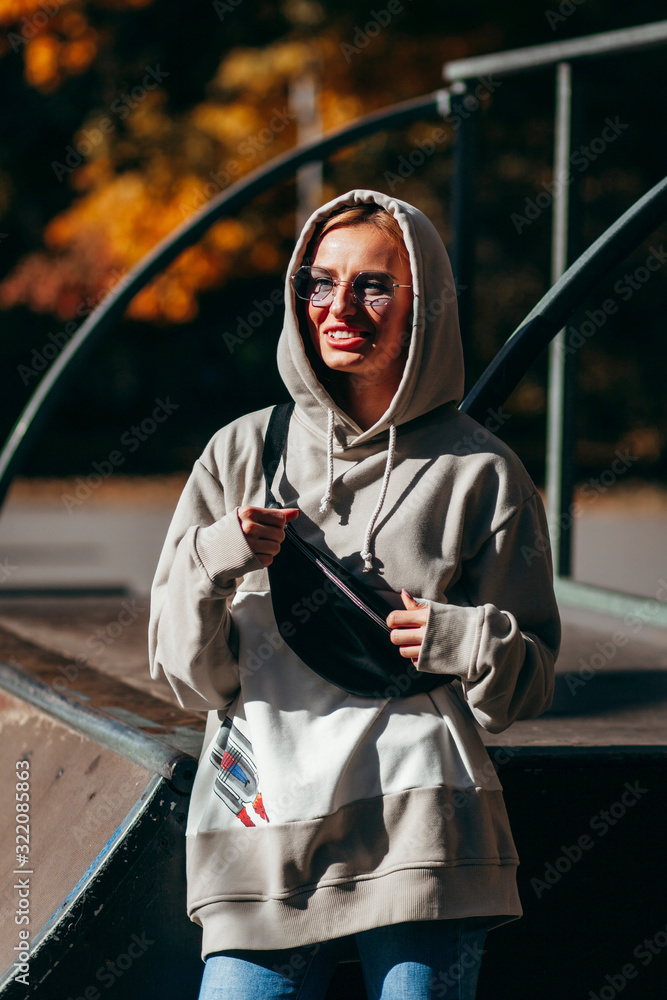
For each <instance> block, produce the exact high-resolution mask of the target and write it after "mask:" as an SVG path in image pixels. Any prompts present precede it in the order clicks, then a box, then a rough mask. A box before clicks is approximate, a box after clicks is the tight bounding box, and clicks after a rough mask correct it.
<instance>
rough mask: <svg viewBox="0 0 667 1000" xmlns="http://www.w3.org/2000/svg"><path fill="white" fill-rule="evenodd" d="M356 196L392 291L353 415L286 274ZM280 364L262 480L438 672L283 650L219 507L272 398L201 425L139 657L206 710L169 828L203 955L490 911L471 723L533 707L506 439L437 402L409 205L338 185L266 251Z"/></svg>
mask: <svg viewBox="0 0 667 1000" xmlns="http://www.w3.org/2000/svg"><path fill="white" fill-rule="evenodd" d="M360 201H361V202H363V201H376V202H378V203H379V204H381V205H383V206H384V207H385V208H387V209H388V210H389V211H390V212H392V213H393V214H394V215H395V217H396V219H397V221H398V223H399V225H400V226H401V229H402V231H403V234H404V238H405V242H406V246H407V248H408V252H409V256H410V264H411V269H412V275H413V287H414V315H413V326H412V331H411V337H410V347H409V353H408V358H407V362H406V366H405V371H404V374H403V378H402V381H401V383H400V386H399V388H398V390H397V392H396V395H395V396H394V398H393V400H392V402H391V405H390V407H389V409H388V410H387V411H386V413H385V414H384V415H383V416H382V418H381V419H380V420H379V421H378V423H377V424H376V425H375V426H374V427H371V428H369V429H368V430H366V431H362V430H361V428H360V427H358V426H357V425H356V424H355V422H354V421H353V420H352V419H351V418H350V417H349V416H348V415H347V414H345V413H344V412H342V411H341V410H340V409H339V408H338V407H337V406H336V404H335V403H334V402H333V400H332V398H331V397H330V396H329V394H328V393H327V391H326V389H325V387H324V385H322V384H321V383H320V382H319V381H318V379H317V378H316V376H315V374H314V372H313V369H312V367H311V365H310V362H309V360H308V357H307V355H306V352H305V349H304V345H303V341H302V339H301V336H300V333H299V329H298V325H297V320H296V315H295V302H294V297H293V292H292V288H291V283H290V281H289V275H290V274H292V273H293V272H294V271H295V270H296V268H297V267H298V266H299V264H300V263H301V260H302V258H303V255H304V251H305V247H306V245H307V243H308V240H309V238H310V235H311V234H312V231H313V228H314V225H315V223H316V222H317V221H318V220H319V219H321V218H324V217H326V216H328V215H329V214H330V212H331V210H332V208H334V207H335V206H338V205H344V204H345V205H346V204H354V203H357V202H360ZM278 363H279V368H280V373H281V375H282V378H283V380H284V382H285V384H286V386H287V388H288V390H289V392H290V394H291V395H292V397H293V398H294V400H295V402H296V408H295V411H294V414H293V416H292V420H291V424H290V430H289V436H288V440H287V447H286V450H285V455H284V460H283V462H282V463H281V465H280V466H279V468H278V470H277V472H276V476H275V479H274V483H273V492H274V494H275V495H276V497H277V498H278V499H279V500H280V501H281V502H282V503H283V504H284V505H285V506H298V507H299V508H300V509H301V511H302V514H301V516H300V517H299V519H298V520H297V522H296V523H295V527H296V530H297V531H298V532H299V534H301V535H303V537H305V538H307V539H308V540H309V541H311V542H313V543H314V544H316V545H319V546H320V547H322V548H324V549H326V550H328V551H330V552H331V553H332V554H333V555H335V556H336V557H337V558H338V559H339V560H340V561H341V562H342V563H343V564H344V565H345V566H346V568H347V569H348V570H349V571H350V572H352V573H355V574H357V575H358V576H359V577H360V578H363V580H364V582H365V583H367V584H368V585H370V586H372V587H375V588H377V589H378V590H381V591H382V592H383V593H384V595H385V596H386V597H387V598H388V599H389V600H390V601H391V602H392V604H393V606H395V607H400V606H402V605H401V602H400V598H399V593H400V590H401V588H402V587H405V588H406V589H407V590H408V591H410V593H412V594H414V595H415V596H416V597H421V598H422V599H423V600H425V601H426V602H427V604H428V607H429V616H428V622H427V626H426V635H425V640H424V643H423V645H422V648H421V652H420V656H419V660H418V662H417V667H418V669H419V670H423V671H427V672H429V673H443V674H455V675H456V676H457V677H458V678H459V680H457V681H455V682H454V683H452V684H450V685H446V686H443V687H440V688H437V689H435V690H434V691H433V692H431V693H430V694H421V695H414V696H412V697H409V698H403V699H401V698H398V699H396V700H389V699H388V698H387V699H378V700H374V699H364V698H359V697H356V696H354V695H350V694H347V693H346V692H344V691H342V690H340V689H339V688H337V687H334V686H333V685H331V684H329V683H328V682H327V681H325V680H324V679H322V678H320V677H319V676H318V675H316V674H315V673H313V671H311V670H309V669H308V667H307V666H306V665H305V664H304V663H303V662H302V661H301V660H299V658H298V657H297V656H296V654H294V653H293V652H292V651H291V649H290V648H289V646H287V645H286V643H285V642H284V641H283V639H282V636H281V631H280V623H277V622H276V620H275V617H274V615H273V610H272V605H271V599H270V594H269V591H268V575H267V572H266V570H265V569H263V568H262V567H261V565H260V564H259V563H258V561H257V559H256V558H255V556H254V554H253V553H252V551H251V549H250V548H249V546H248V544H247V542H246V539H245V536H244V535H243V533H242V531H241V528H240V524H239V521H238V518H237V515H236V510H237V508H238V507H239V506H242V505H246V504H256V505H260V506H261V505H263V503H264V484H263V478H262V471H261V452H262V444H263V435H264V431H265V429H266V425H267V423H268V418H269V415H270V408H269V409H266V410H261V411H259V412H256V413H251V414H247V415H245V416H243V417H241V418H239V419H238V420H235V421H234V422H233V423H231V424H229V425H228V426H226V427H224V428H222V430H220V431H219V432H218V433H217V434H216V435H215V436H214V437H213V439H212V440H211V441H210V442H209V444H208V445H207V447H206V449H205V450H204V453H203V455H202V457H201V459H200V460H199V461H198V462H197V463H196V465H195V468H194V470H193V473H192V476H191V477H190V480H189V481H188V483H187V485H186V487H185V490H184V492H183V495H182V497H181V500H180V501H179V504H178V507H177V510H176V512H175V515H174V519H173V522H172V525H171V527H170V530H169V534H168V536H167V539H166V542H165V546H164V550H163V553H162V556H161V558H160V563H159V566H158V569H157V573H156V577H155V583H154V588H153V596H152V604H151V629H150V653H151V671H152V674H153V676H154V677H161V676H164V677H166V678H167V679H168V680H169V682H170V683H171V685H172V687H173V688H174V690H175V692H176V694H177V695H178V698H179V700H180V702H181V704H183V705H184V706H185V707H188V708H197V709H208V710H209V711H210V714H209V725H208V726H207V731H206V735H205V740H204V749H203V752H202V757H201V762H200V767H199V771H198V774H197V779H196V782H195V787H194V791H193V795H192V801H191V807H190V813H189V818H188V831H187V835H188V912H189V914H190V916H191V918H192V919H193V920H195V921H196V922H198V923H200V924H201V925H202V927H203V931H204V941H203V954H204V955H206V954H208V953H210V952H213V951H219V950H222V949H226V948H257V949H264V948H287V947H296V946H299V945H305V944H310V943H313V942H316V941H321V940H325V939H329V938H333V937H337V936H340V935H344V934H350V933H354V932H356V931H361V930H366V929H369V928H372V927H376V926H381V925H384V924H390V923H398V922H401V921H406V920H424V919H445V918H465V919H467V920H469V921H470V922H472V923H479V922H482V923H484V924H485V925H487V926H494V925H495V924H499V923H502V922H504V921H507V920H511V919H513V918H515V917H517V916H519V915H520V914H521V906H520V903H519V900H518V896H517V892H516V879H515V870H516V865H517V863H518V859H517V856H516V851H515V849H514V845H513V842H512V837H511V833H510V830H509V824H508V821H507V815H506V812H505V807H504V803H503V799H502V790H501V785H500V783H499V781H498V778H497V776H496V773H495V770H494V768H493V766H492V764H491V762H490V760H489V757H488V755H487V753H486V751H485V749H484V746H483V744H482V741H481V739H480V736H479V731H478V725H481V726H482V727H484V728H486V729H488V730H490V731H491V732H496V733H497V732H501V731H502V730H503V729H505V728H506V727H507V726H509V725H510V724H511V723H512V722H513V721H514V720H515V719H521V718H530V717H533V716H536V715H539V714H540V713H541V712H543V711H544V710H545V709H546V708H548V707H549V705H550V703H551V698H552V692H553V665H554V660H555V656H556V653H557V650H558V645H559V639H560V627H559V620H558V612H557V608H556V603H555V599H554V595H553V589H552V569H551V561H550V556H549V551H548V545H547V544H546V542H545V540H546V539H547V537H548V536H547V529H546V524H545V518H544V512H543V508H542V504H541V501H540V498H539V496H538V494H537V493H536V491H535V487H534V485H533V483H532V482H531V480H530V478H529V477H528V475H527V473H526V471H525V469H524V468H523V466H522V465H521V463H520V461H519V460H518V458H517V457H516V456H515V455H514V453H513V452H511V451H510V449H508V448H507V447H506V446H505V445H504V444H503V443H502V442H501V441H499V440H498V439H497V438H495V437H494V436H493V435H492V434H491V433H490V432H489V431H488V430H486V429H485V428H482V427H481V426H480V425H479V424H478V423H476V422H475V421H474V420H471V419H470V418H469V417H467V416H464V415H463V414H461V413H460V412H459V411H458V410H457V409H456V406H455V404H456V403H457V402H458V401H459V400H460V398H461V395H462V385H463V363H462V354H461V344H460V336H459V330H458V319H457V310H456V301H455V286H454V282H453V279H452V273H451V268H450V265H449V260H448V257H447V253H446V251H445V248H444V246H443V243H442V241H441V239H440V237H439V236H438V234H437V232H436V230H435V229H434V227H433V226H432V225H431V223H430V222H429V221H428V219H427V218H426V217H425V216H424V215H423V214H422V213H421V212H419V211H418V210H417V209H415V208H413V207H412V206H411V205H408V204H406V203H404V202H401V201H398V200H397V199H395V198H390V197H388V196H386V195H383V194H381V193H379V192H374V191H364V190H355V191H351V192H349V193H348V194H346V195H343V196H341V197H339V198H337V199H335V200H334V201H333V202H330V203H329V204H328V205H325V206H323V208H321V209H320V210H319V211H318V212H316V213H315V214H314V215H313V216H312V218H311V219H310V220H309V221H308V223H307V224H306V226H305V227H304V230H303V233H302V235H301V238H300V240H299V242H298V243H297V246H296V248H295V251H294V255H293V258H292V261H291V263H290V268H289V271H288V280H287V283H286V315H285V324H284V328H283V332H282V335H281V338H280V342H279V346H278ZM417 417H421V418H422V419H420V420H418V421H415V418H417ZM409 421H410V424H409V426H406V427H403V425H405V424H408V422H409ZM323 498H325V502H324V503H323V502H322V500H323ZM380 501H381V503H380ZM362 553H363V555H362ZM364 564H366V568H367V569H368V570H369V571H367V572H365V573H364ZM294 598H295V606H297V609H298V610H297V613H298V614H301V615H317V614H318V613H324V612H321V608H322V604H321V602H320V601H319V598H318V595H317V593H313V594H311V595H308V594H295V595H294Z"/></svg>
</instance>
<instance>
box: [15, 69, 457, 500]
mask: <svg viewBox="0 0 667 1000" xmlns="http://www.w3.org/2000/svg"><path fill="white" fill-rule="evenodd" d="M434 112H436V113H439V114H447V113H448V112H449V90H448V89H447V88H443V89H442V90H437V91H435V92H434V93H433V94H426V95H425V96H422V97H415V98H413V99H412V100H409V101H403V102H401V103H400V104H395V105H392V107H391V108H388V109H387V108H385V109H383V110H382V111H375V112H373V113H372V114H369V115H364V116H363V117H362V118H357V119H356V120H355V121H353V122H352V123H350V124H347V125H344V126H342V127H341V128H339V129H334V130H333V131H331V132H329V133H327V135H325V136H323V137H320V138H317V139H314V140H312V141H311V142H307V143H304V144H303V145H302V146H299V147H297V148H296V149H293V150H289V151H288V152H286V153H283V154H282V156H279V157H277V158H276V159H275V160H272V161H271V162H270V163H269V164H266V165H265V166H262V167H259V168H258V169H257V170H254V171H253V172H252V173H251V174H249V175H248V176H247V177H244V178H242V179H241V180H238V181H236V183H235V184H232V185H230V187H228V188H225V190H224V191H222V192H221V193H220V194H219V195H217V196H216V197H215V198H213V199H211V201H210V202H208V203H207V204H206V205H205V206H204V207H203V208H202V209H200V211H198V212H195V214H194V215H193V216H192V217H191V218H189V219H186V220H185V221H184V222H183V223H181V225H180V226H178V227H177V228H176V229H175V230H174V231H173V232H172V233H170V234H169V235H168V236H166V237H165V238H164V239H163V240H161V241H160V242H159V243H158V244H157V245H156V246H155V247H153V249H152V250H151V251H150V252H149V253H148V254H146V256H145V257H144V258H143V259H142V260H141V261H140V262H139V264H137V265H136V266H135V267H134V268H133V269H132V270H131V271H130V273H129V274H128V275H127V276H126V278H124V279H123V280H121V281H119V282H118V284H117V285H115V286H114V288H113V289H112V290H111V291H110V292H109V294H108V295H107V296H106V298H105V299H104V301H103V302H101V303H100V305H99V306H98V307H97V308H96V309H95V310H94V312H92V313H91V315H90V316H89V317H88V319H87V320H86V321H85V322H84V323H83V324H82V326H81V327H79V329H78V330H77V331H76V333H75V334H74V336H73V337H72V339H71V340H70V341H69V342H68V343H67V344H66V345H65V347H64V348H63V349H62V351H61V352H60V354H59V355H58V357H57V358H56V359H55V360H54V362H53V364H52V365H51V367H50V368H49V369H48V371H47V372H46V373H45V374H44V376H43V377H42V379H41V381H40V383H39V385H38V386H37V387H36V389H35V391H34V393H33V394H32V396H31V397H30V400H29V401H28V403H27V405H26V407H25V409H24V410H23V412H22V413H21V416H20V417H19V419H18V421H17V423H16V424H15V426H14V428H13V430H12V432H11V434H10V435H9V437H8V438H7V441H6V442H5V445H4V447H3V449H2V452H1V453H0V504H2V502H3V501H4V498H5V496H6V494H7V490H8V489H9V485H10V483H11V480H12V478H13V476H14V474H15V472H16V471H17V468H18V465H19V462H20V460H21V459H22V458H23V456H24V454H25V452H26V449H27V448H28V447H29V445H30V444H31V443H32V442H33V440H34V438H35V437H36V435H37V434H38V432H39V429H40V427H41V425H42V423H43V421H44V420H45V419H46V417H47V415H48V413H49V411H50V409H51V407H52V406H53V405H54V404H55V403H56V402H57V393H56V392H55V390H56V388H58V389H62V387H63V386H64V384H65V378H64V376H65V373H67V375H68V376H71V375H72V374H73V372H74V371H75V366H76V365H77V364H80V363H81V362H82V361H83V360H84V359H85V357H86V356H87V355H88V353H89V352H90V350H91V349H92V348H93V347H94V345H95V344H96V343H97V341H98V340H99V339H100V338H101V337H102V335H103V334H104V333H105V332H106V330H107V329H108V328H109V326H110V325H111V324H112V323H113V322H114V321H115V320H117V319H118V318H120V316H121V315H122V313H123V312H124V310H125V309H126V308H127V306H128V304H129V303H130V302H131V301H132V299H133V298H134V296H135V295H136V294H137V292H139V291H141V289H142V288H143V287H144V286H145V285H146V284H148V282H149V281H150V280H151V278H153V277H154V276H155V275H156V274H159V272H160V271H162V270H164V268H165V267H167V265H168V264H170V263H171V262H172V261H173V260H174V259H175V258H176V257H178V255H179V254H180V253H182V251H183V250H185V249H186V248H187V247H189V246H191V245H192V244H193V243H196V242H197V240H198V239H199V238H200V237H201V236H202V235H203V234H204V233H205V232H206V231H207V230H208V229H210V227H211V226H212V225H213V223H214V222H217V221H218V219H223V218H226V217H227V216H230V215H233V214H234V213H235V212H237V211H238V210H239V209H240V208H242V207H243V206H244V205H245V204H246V203H247V202H248V201H250V200H251V199H252V198H254V197H255V196H256V195H259V194H261V193H262V192H263V191H266V190H268V189H269V188H270V187H272V186H273V185H274V184H277V183H278V181H281V180H283V178H285V177H288V176H291V175H292V174H293V173H294V171H295V170H297V169H298V168H299V167H300V166H302V165H303V164H304V163H310V162H312V161H314V160H321V159H323V158H324V157H326V156H328V155H329V154H330V153H333V152H335V151H336V150H337V149H340V148H341V147H342V146H346V145H351V144H353V143H355V142H358V141H359V140H360V139H363V138H364V137H365V136H367V135H374V134H375V133H376V132H381V131H382V130H383V129H386V128H394V127H398V126H400V125H406V124H407V123H408V122H411V121H416V120H418V119H419V118H423V117H424V116H426V115H430V114H433V113H434Z"/></svg>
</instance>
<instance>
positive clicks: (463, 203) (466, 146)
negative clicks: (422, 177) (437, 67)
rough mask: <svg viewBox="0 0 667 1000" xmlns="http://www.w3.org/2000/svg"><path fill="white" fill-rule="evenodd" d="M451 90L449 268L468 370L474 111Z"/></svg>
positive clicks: (457, 88)
mask: <svg viewBox="0 0 667 1000" xmlns="http://www.w3.org/2000/svg"><path fill="white" fill-rule="evenodd" d="M451 89H452V93H451V109H452V115H453V116H456V117H455V118H454V120H455V121H458V128H457V130H456V142H455V145H454V176H453V178H452V207H451V221H452V229H453V231H454V240H453V244H452V270H453V272H454V281H455V282H456V289H457V293H458V307H459V325H460V327H461V340H462V342H463V357H464V360H465V363H466V367H467V368H468V370H470V368H471V365H470V364H469V363H470V362H471V361H472V351H473V343H472V321H473V312H472V286H473V280H474V271H475V219H474V199H473V171H474V138H475V137H474V114H473V112H472V110H471V108H470V107H467V106H466V103H465V98H466V95H467V92H468V91H467V87H466V86H465V84H454V85H453V87H452V88H451Z"/></svg>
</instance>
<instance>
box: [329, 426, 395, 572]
mask: <svg viewBox="0 0 667 1000" xmlns="http://www.w3.org/2000/svg"><path fill="white" fill-rule="evenodd" d="M333 447H334V411H333V410H329V425H328V428H327V489H326V493H325V494H324V496H323V497H322V499H321V500H320V514H324V513H325V511H327V510H328V509H329V504H330V503H331V495H332V492H333V481H334V459H333ZM395 452H396V424H395V423H394V421H393V420H392V421H391V423H390V424H389V446H388V448H387V462H386V465H385V467H384V476H383V477H382V489H381V490H380V496H379V498H378V502H377V504H376V505H375V510H374V511H373V513H372V514H371V516H370V520H369V522H368V526H367V528H366V534H365V536H364V547H363V548H362V550H361V553H360V555H361V558H362V559H363V560H364V573H370V571H371V570H372V569H373V556H372V555H371V550H370V544H371V537H372V535H373V529H374V528H375V522H376V521H377V519H378V517H379V516H380V511H381V510H382V506H383V504H384V501H385V497H386V496H387V490H388V489H389V477H390V476H391V471H392V469H393V468H394V454H395Z"/></svg>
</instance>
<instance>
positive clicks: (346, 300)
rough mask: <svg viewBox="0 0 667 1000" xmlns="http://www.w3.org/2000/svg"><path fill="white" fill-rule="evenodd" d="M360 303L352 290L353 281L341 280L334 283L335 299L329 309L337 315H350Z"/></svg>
mask: <svg viewBox="0 0 667 1000" xmlns="http://www.w3.org/2000/svg"><path fill="white" fill-rule="evenodd" d="M358 305H359V303H358V301H357V298H356V296H355V294H354V292H353V291H352V282H351V281H350V282H342V281H339V282H338V283H337V284H336V285H334V291H333V299H332V302H331V305H330V306H329V309H330V311H331V312H333V313H334V315H336V316H348V315H349V314H350V313H352V312H354V311H355V310H356V309H357V307H358Z"/></svg>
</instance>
